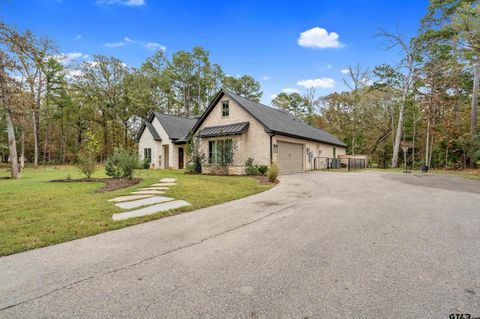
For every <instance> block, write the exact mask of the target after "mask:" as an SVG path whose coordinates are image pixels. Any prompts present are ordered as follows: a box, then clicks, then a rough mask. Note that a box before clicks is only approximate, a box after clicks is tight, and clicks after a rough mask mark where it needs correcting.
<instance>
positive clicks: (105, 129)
mask: <svg viewBox="0 0 480 319" xmlns="http://www.w3.org/2000/svg"><path fill="white" fill-rule="evenodd" d="M102 126H103V159H102V161H104V160H105V159H106V158H107V157H108V123H107V120H106V119H105V118H104V119H103V122H102Z"/></svg>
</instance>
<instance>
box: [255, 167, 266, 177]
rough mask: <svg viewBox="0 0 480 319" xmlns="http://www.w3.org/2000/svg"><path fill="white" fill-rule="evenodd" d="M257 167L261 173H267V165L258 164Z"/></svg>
mask: <svg viewBox="0 0 480 319" xmlns="http://www.w3.org/2000/svg"><path fill="white" fill-rule="evenodd" d="M256 167H257V170H258V172H259V173H260V175H265V173H266V172H267V171H268V166H267V165H257V166H256Z"/></svg>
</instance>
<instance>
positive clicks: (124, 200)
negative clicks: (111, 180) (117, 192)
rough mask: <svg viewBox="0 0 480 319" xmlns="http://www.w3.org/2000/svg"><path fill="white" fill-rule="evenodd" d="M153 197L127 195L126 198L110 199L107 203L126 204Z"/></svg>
mask: <svg viewBox="0 0 480 319" xmlns="http://www.w3.org/2000/svg"><path fill="white" fill-rule="evenodd" d="M152 196H153V195H127V196H120V197H117V198H112V199H109V200H108V201H109V202H115V203H120V202H128V201H130V200H136V199H142V198H148V197H152Z"/></svg>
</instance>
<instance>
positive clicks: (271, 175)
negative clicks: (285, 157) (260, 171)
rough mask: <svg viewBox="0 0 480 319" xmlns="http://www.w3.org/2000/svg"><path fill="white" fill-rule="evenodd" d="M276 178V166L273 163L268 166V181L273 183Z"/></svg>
mask: <svg viewBox="0 0 480 319" xmlns="http://www.w3.org/2000/svg"><path fill="white" fill-rule="evenodd" d="M277 177H278V166H277V164H275V163H273V164H272V165H270V169H269V170H268V180H269V181H270V182H271V183H273V182H275V181H276V180H277Z"/></svg>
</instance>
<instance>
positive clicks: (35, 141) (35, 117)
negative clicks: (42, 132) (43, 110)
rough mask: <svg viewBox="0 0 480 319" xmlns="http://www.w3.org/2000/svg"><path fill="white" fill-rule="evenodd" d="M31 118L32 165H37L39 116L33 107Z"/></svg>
mask: <svg viewBox="0 0 480 319" xmlns="http://www.w3.org/2000/svg"><path fill="white" fill-rule="evenodd" d="M32 120H33V166H34V167H35V168H37V167H38V143H39V134H38V131H39V127H38V126H39V122H40V121H39V117H38V113H37V111H36V110H35V109H34V110H33V111H32Z"/></svg>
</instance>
